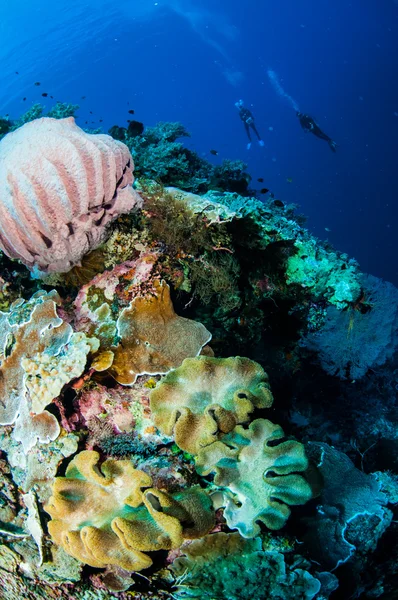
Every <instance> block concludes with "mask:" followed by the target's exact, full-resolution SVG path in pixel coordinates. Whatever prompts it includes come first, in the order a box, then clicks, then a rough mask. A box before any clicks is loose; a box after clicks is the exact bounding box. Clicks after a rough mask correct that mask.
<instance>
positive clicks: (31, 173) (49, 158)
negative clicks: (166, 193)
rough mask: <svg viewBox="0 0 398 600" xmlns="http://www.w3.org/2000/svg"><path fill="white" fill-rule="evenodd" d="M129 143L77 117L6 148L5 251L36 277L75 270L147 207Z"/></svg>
mask: <svg viewBox="0 0 398 600" xmlns="http://www.w3.org/2000/svg"><path fill="white" fill-rule="evenodd" d="M132 170H133V162H132V157H131V155H130V152H129V150H128V148H127V146H125V145H124V144H122V143H121V142H118V141H115V140H114V139H113V138H111V137H110V136H108V135H90V134H87V133H85V132H84V131H83V130H82V129H80V128H79V127H78V126H77V125H76V124H75V120H74V118H73V117H69V118H67V119H53V118H49V117H43V118H41V119H37V120H35V121H33V122H31V123H27V124H26V125H24V126H22V127H20V128H19V129H18V130H17V131H14V132H12V133H10V134H8V135H7V136H6V137H5V138H4V139H3V140H2V141H1V142H0V199H1V201H0V202H1V211H0V248H1V249H2V250H3V251H4V252H5V253H6V254H7V255H8V256H10V257H12V258H18V259H20V260H21V261H22V262H23V263H24V264H25V265H27V266H28V267H29V268H30V269H32V270H33V271H34V272H36V273H38V274H40V273H43V272H44V273H45V272H65V271H68V270H70V269H71V268H72V267H73V266H74V265H75V264H78V263H79V261H80V259H81V258H82V257H83V256H84V254H86V253H87V252H88V251H89V250H92V249H94V248H95V247H97V246H98V245H99V244H100V243H101V241H102V240H103V237H104V233H105V226H106V225H107V223H109V222H110V221H111V220H112V219H114V218H115V217H117V216H118V215H120V214H121V213H125V212H128V211H130V210H131V209H132V208H133V207H134V206H139V205H140V204H141V198H140V196H139V195H138V194H137V192H135V191H134V190H133V189H132V187H131V185H130V184H131V183H132V182H133V175H132Z"/></svg>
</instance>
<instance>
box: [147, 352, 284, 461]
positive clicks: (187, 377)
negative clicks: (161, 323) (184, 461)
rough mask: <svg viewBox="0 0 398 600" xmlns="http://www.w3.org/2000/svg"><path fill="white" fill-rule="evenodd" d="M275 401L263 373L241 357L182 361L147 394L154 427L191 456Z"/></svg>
mask: <svg viewBox="0 0 398 600" xmlns="http://www.w3.org/2000/svg"><path fill="white" fill-rule="evenodd" d="M272 401H273V398H272V394H271V391H270V389H269V385H268V376H267V374H266V372H265V371H264V369H263V368H262V367H261V366H260V365H259V364H258V363H256V362H254V361H253V360H250V359H248V358H241V357H239V356H238V357H231V358H212V357H208V356H198V357H196V358H186V359H185V360H184V362H183V363H182V365H181V367H179V368H178V369H175V370H174V371H171V372H170V373H168V374H167V375H166V377H164V378H163V379H162V380H161V381H160V383H159V384H158V386H157V387H156V388H155V389H154V390H153V392H152V393H151V410H152V413H153V419H154V423H155V425H156V426H157V427H158V428H159V429H160V431H161V432H162V433H165V434H166V435H173V436H174V439H175V442H176V444H177V445H178V446H179V447H180V448H182V449H183V450H185V451H186V452H190V453H191V454H197V453H198V452H199V451H200V449H201V448H202V447H204V446H207V445H209V444H211V443H213V442H215V441H216V440H218V439H219V438H220V437H221V436H222V435H223V434H225V433H228V432H229V431H232V429H233V428H234V427H235V425H237V424H238V423H246V422H247V421H249V415H250V414H251V413H252V412H253V410H254V409H255V408H268V407H269V406H271V404H272Z"/></svg>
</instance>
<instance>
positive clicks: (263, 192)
mask: <svg viewBox="0 0 398 600" xmlns="http://www.w3.org/2000/svg"><path fill="white" fill-rule="evenodd" d="M268 192H269V189H268V188H262V189H261V190H260V194H268Z"/></svg>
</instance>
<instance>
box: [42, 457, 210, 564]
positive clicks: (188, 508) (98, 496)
mask: <svg viewBox="0 0 398 600" xmlns="http://www.w3.org/2000/svg"><path fill="white" fill-rule="evenodd" d="M98 463H99V454H98V453H97V452H94V451H83V452H80V454H78V455H77V456H76V457H75V458H74V459H73V461H72V462H71V463H70V464H69V466H68V468H67V470H66V475H65V477H57V478H56V479H55V482H54V487H53V496H52V497H51V498H50V500H49V502H48V504H47V506H46V511H47V512H48V513H49V514H50V515H51V517H52V521H50V523H49V532H50V534H51V536H52V538H53V540H54V541H55V542H56V543H57V544H59V545H62V546H63V548H64V549H65V550H66V552H68V554H71V555H72V556H74V557H75V558H77V559H78V560H80V561H81V562H83V563H85V564H88V565H91V566H92V567H105V566H110V565H116V566H119V567H121V568H123V569H125V570H127V571H140V570H142V569H145V568H147V567H149V566H150V565H151V564H152V559H151V558H150V557H149V556H148V555H147V554H146V553H147V552H153V551H155V550H170V549H172V548H177V547H178V546H180V545H181V544H182V542H183V540H184V539H186V538H189V539H193V538H196V537H201V536H203V535H205V534H206V533H208V532H209V531H210V529H211V528H212V527H213V525H214V515H213V510H212V507H211V501H210V499H209V497H208V496H207V494H206V493H205V492H204V491H203V490H201V489H200V488H191V489H189V490H185V491H183V492H180V493H175V494H173V495H170V494H167V493H166V492H163V491H160V490H158V489H155V488H152V487H151V485H152V479H151V477H150V476H149V475H147V474H146V473H144V472H143V471H139V470H137V469H134V467H133V465H132V463H131V461H129V460H120V461H116V460H112V459H107V460H106V461H105V462H104V463H103V464H102V465H101V466H99V464H98Z"/></svg>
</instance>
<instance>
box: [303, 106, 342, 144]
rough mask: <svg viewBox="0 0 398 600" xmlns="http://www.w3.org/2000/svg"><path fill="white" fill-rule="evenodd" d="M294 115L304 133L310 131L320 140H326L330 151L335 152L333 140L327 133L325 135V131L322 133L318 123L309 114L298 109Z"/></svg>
mask: <svg viewBox="0 0 398 600" xmlns="http://www.w3.org/2000/svg"><path fill="white" fill-rule="evenodd" d="M296 115H297V117H298V120H299V121H300V125H301V127H302V128H303V129H304V131H305V132H306V133H308V132H311V133H313V134H314V135H315V136H316V137H318V138H320V139H321V140H326V141H327V143H328V144H329V148H330V149H331V150H332V152H336V146H337V144H336V142H334V141H333V140H332V139H331V138H330V137H329V136H328V135H326V133H323V131H322V129H321V128H320V127H319V125H318V123H317V122H316V121H315V120H314V119H313V118H312V117H310V116H309V115H305V114H304V113H302V112H300V111H297V112H296Z"/></svg>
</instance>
